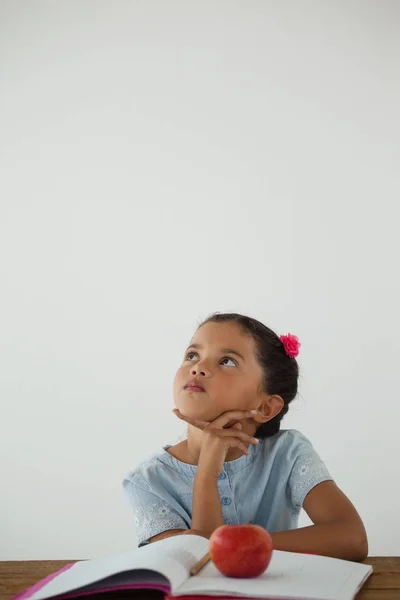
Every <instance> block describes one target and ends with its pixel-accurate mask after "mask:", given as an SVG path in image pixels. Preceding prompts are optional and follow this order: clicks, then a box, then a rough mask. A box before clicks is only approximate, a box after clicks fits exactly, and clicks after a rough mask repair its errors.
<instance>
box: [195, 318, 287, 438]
mask: <svg viewBox="0 0 400 600" xmlns="http://www.w3.org/2000/svg"><path fill="white" fill-rule="evenodd" d="M229 321H230V322H233V323H236V324H237V325H238V326H239V327H240V328H241V329H242V330H243V331H244V332H245V333H247V334H249V335H251V337H252V338H253V340H254V343H255V346H256V358H257V360H258V362H259V364H260V365H261V367H262V370H263V373H264V377H263V379H262V382H261V385H262V389H263V391H264V392H266V393H267V394H277V395H278V396H281V398H282V399H283V402H284V405H283V407H282V410H281V411H280V413H278V414H277V415H276V416H275V417H274V418H273V419H271V420H270V421H267V423H263V424H262V425H260V427H259V428H258V429H257V431H256V433H255V437H257V438H267V437H271V436H273V435H275V434H276V433H278V431H279V429H280V425H281V420H282V418H283V417H284V416H285V414H286V413H287V412H288V410H289V404H290V402H291V401H292V400H293V399H294V398H295V397H296V394H297V382H298V377H299V365H298V364H297V361H296V359H295V358H290V357H289V356H288V355H287V354H286V352H285V348H284V346H283V343H282V342H281V340H280V339H279V337H278V336H277V334H276V333H275V332H274V331H272V329H269V327H266V326H265V325H263V323H260V321H257V320H256V319H252V318H251V317H246V316H244V315H239V314H236V313H215V314H213V315H211V316H210V317H208V318H207V319H206V320H205V321H203V323H202V324H201V325H200V327H201V326H202V325H205V324H206V323H226V322H229Z"/></svg>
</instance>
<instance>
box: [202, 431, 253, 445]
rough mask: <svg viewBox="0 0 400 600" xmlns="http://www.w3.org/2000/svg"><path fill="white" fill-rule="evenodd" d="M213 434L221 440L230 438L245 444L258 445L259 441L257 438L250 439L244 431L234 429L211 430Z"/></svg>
mask: <svg viewBox="0 0 400 600" xmlns="http://www.w3.org/2000/svg"><path fill="white" fill-rule="evenodd" d="M213 432H214V433H215V435H217V436H218V437H221V438H229V437H232V438H233V439H235V440H237V439H239V440H243V442H244V443H245V444H259V440H258V439H257V438H255V437H252V436H251V435H248V434H247V433H244V431H239V430H238V429H234V428H233V427H231V428H230V429H213Z"/></svg>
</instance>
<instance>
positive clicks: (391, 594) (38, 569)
mask: <svg viewBox="0 0 400 600" xmlns="http://www.w3.org/2000/svg"><path fill="white" fill-rule="evenodd" d="M71 562H74V561H73V560H45V561H42V560H39V561H38V560H33V561H10V562H0V600H9V598H10V597H11V596H13V595H14V594H17V593H18V592H20V591H21V590H24V589H25V588H27V587H29V586H30V585H32V584H34V583H36V582H37V581H39V579H43V577H46V576H47V575H49V574H50V573H53V572H54V571H58V570H59V569H61V568H62V567H64V566H65V565H66V564H68V563H71ZM365 562H366V563H367V564H369V565H372V566H373V567H374V574H373V575H371V577H370V578H369V579H368V581H367V582H366V584H365V585H364V587H363V589H362V590H361V592H360V593H359V594H358V596H357V600H400V557H376V558H367V560H366V561H365ZM130 595H131V594H130V592H128V593H127V594H125V595H124V598H125V599H126V600H127V599H128V598H129V596H130ZM112 596H113V594H111V593H109V594H107V595H106V594H103V597H106V598H107V600H112ZM160 597H162V595H161V594H160V593H157V592H156V593H154V592H143V594H141V595H140V598H143V599H146V600H151V599H152V598H154V599H157V600H159V598H160ZM118 598H119V596H118Z"/></svg>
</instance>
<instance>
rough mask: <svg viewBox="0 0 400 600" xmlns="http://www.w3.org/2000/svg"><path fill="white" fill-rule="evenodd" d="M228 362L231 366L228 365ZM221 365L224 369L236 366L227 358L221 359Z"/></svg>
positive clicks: (231, 359)
mask: <svg viewBox="0 0 400 600" xmlns="http://www.w3.org/2000/svg"><path fill="white" fill-rule="evenodd" d="M226 361H228V362H226ZM229 362H230V363H231V364H228V363H229ZM221 365H223V366H224V367H236V366H237V365H236V362H235V361H234V360H233V358H229V356H225V358H223V359H222V360H221Z"/></svg>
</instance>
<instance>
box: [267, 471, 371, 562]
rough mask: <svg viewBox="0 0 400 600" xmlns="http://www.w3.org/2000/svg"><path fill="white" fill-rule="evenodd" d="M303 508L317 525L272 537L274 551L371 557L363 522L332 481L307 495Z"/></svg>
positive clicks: (316, 487)
mask: <svg viewBox="0 0 400 600" xmlns="http://www.w3.org/2000/svg"><path fill="white" fill-rule="evenodd" d="M303 507H304V510H305V511H306V513H307V514H308V516H309V517H310V519H311V520H312V522H313V523H314V525H311V526H309V527H302V528H300V529H292V530H290V531H280V532H277V533H272V534H271V535H272V541H273V546H274V548H275V550H287V551H289V552H309V553H313V554H322V555H324V556H332V557H334V558H343V559H346V560H355V561H360V560H364V559H365V558H366V557H367V556H368V540H367V534H366V532H365V528H364V525H363V522H362V520H361V518H360V516H359V514H358V513H357V511H356V509H355V508H354V506H353V504H352V503H351V502H350V500H349V499H348V498H347V497H346V496H345V494H344V493H343V492H342V491H341V490H340V489H339V488H338V487H337V485H336V484H335V483H334V482H333V481H324V482H322V483H320V484H318V485H316V486H315V487H314V488H313V489H312V490H311V491H310V492H309V493H308V494H307V496H306V498H305V500H304V504H303Z"/></svg>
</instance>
